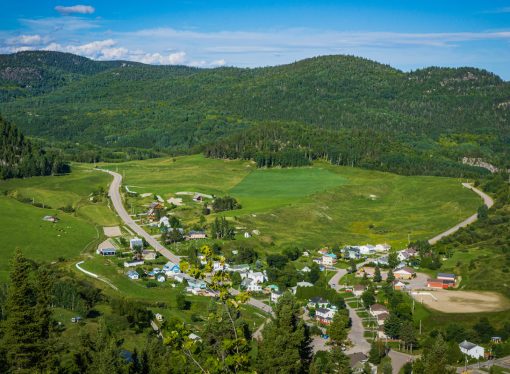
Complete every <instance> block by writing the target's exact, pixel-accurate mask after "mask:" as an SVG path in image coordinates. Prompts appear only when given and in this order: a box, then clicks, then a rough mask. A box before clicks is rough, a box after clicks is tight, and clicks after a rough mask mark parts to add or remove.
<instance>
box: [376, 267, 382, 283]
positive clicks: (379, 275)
mask: <svg viewBox="0 0 510 374" xmlns="http://www.w3.org/2000/svg"><path fill="white" fill-rule="evenodd" d="M380 281H382V276H381V269H379V266H378V265H377V266H376V267H375V272H374V282H375V283H379V282H380Z"/></svg>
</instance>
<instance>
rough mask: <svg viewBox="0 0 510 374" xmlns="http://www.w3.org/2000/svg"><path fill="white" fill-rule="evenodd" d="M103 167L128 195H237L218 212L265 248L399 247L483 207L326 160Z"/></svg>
mask: <svg viewBox="0 0 510 374" xmlns="http://www.w3.org/2000/svg"><path fill="white" fill-rule="evenodd" d="M102 166H103V167H106V168H109V169H111V170H118V171H119V172H121V173H122V174H123V175H124V176H125V180H124V183H125V184H126V185H128V186H129V188H130V189H131V190H134V191H137V192H140V193H152V194H158V195H161V196H162V197H163V198H165V199H167V198H169V197H171V196H175V195H174V194H175V193H176V192H180V191H197V192H202V193H206V194H215V195H227V194H229V195H231V196H233V197H235V198H236V199H237V200H238V201H239V202H240V203H241V205H242V206H243V209H240V210H235V211H231V212H226V213H220V214H223V215H227V216H230V217H231V218H232V219H234V220H235V221H236V225H238V226H242V227H246V229H247V230H255V229H257V230H259V231H260V232H261V235H260V236H253V237H252V238H250V239H247V240H246V241H251V242H256V243H257V244H259V245H261V246H265V248H266V250H268V251H279V250H280V249H279V248H281V246H291V245H292V246H296V245H298V246H303V247H309V248H317V247H318V246H321V245H334V244H356V243H374V244H375V243H384V242H388V243H390V244H392V245H394V246H397V247H399V246H402V245H404V244H405V243H406V242H407V239H408V234H409V235H410V237H411V240H416V239H428V238H430V237H432V236H434V235H436V234H438V233H440V232H442V231H444V230H446V229H448V228H449V227H451V226H453V225H455V224H456V223H458V222H460V221H462V220H463V219H465V218H466V217H468V216H470V215H471V214H473V212H475V211H476V209H477V208H478V206H479V205H481V200H480V199H479V198H478V196H477V195H476V194H474V193H473V192H471V191H469V190H467V189H465V188H463V187H462V186H461V183H460V182H461V181H460V180H457V179H452V178H439V177H405V176H399V175H395V174H390V173H382V172H376V171H372V170H370V171H369V170H363V169H357V168H350V167H339V166H332V165H329V164H327V163H324V162H316V163H315V164H314V166H312V167H306V168H288V169H269V170H266V169H256V168H255V167H254V165H253V163H252V162H249V161H226V160H215V159H207V158H204V157H203V156H200V155H194V156H183V157H177V158H162V159H153V160H143V161H132V162H127V163H122V164H106V165H102ZM185 200H186V199H185ZM185 202H186V205H185V206H184V207H180V208H177V210H175V214H177V215H180V217H182V218H184V221H185V223H186V221H187V220H188V223H191V222H193V223H195V222H197V220H198V215H199V214H200V213H199V211H200V210H199V209H198V208H196V209H195V206H194V205H193V203H190V202H188V201H185ZM144 203H146V202H144ZM194 209H195V210H194ZM214 216H215V214H212V215H210V216H209V217H208V220H209V221H211V220H212V219H214Z"/></svg>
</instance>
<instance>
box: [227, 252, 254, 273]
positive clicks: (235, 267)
mask: <svg viewBox="0 0 510 374" xmlns="http://www.w3.org/2000/svg"><path fill="white" fill-rule="evenodd" d="M232 253H233V251H232ZM249 270H250V265H247V264H240V265H232V266H231V267H230V269H229V271H232V272H236V273H244V272H247V271H249Z"/></svg>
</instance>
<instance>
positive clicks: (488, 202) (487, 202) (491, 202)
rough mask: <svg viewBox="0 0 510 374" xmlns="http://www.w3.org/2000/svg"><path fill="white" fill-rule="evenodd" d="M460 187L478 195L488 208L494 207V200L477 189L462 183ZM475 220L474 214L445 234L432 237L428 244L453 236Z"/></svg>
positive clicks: (476, 217)
mask: <svg viewBox="0 0 510 374" xmlns="http://www.w3.org/2000/svg"><path fill="white" fill-rule="evenodd" d="M462 185H463V186H464V187H466V188H468V189H470V190H471V191H473V192H475V193H476V194H478V195H479V196H480V197H481V198H482V199H483V203H484V204H485V205H487V207H488V208H490V207H491V206H493V205H494V200H493V199H492V198H491V197H490V196H489V195H487V194H486V193H484V192H482V191H480V190H479V189H478V188H476V187H474V186H472V185H471V184H469V183H462ZM477 219H478V215H477V213H475V214H473V215H472V216H471V217H469V218H467V219H465V220H464V221H462V222H461V223H459V224H457V225H455V226H453V227H452V228H450V229H448V230H446V231H445V232H442V233H441V234H439V235H437V236H434V237H433V238H432V239H430V240H429V243H430V244H436V243H437V242H438V241H440V240H441V239H443V238H444V237H446V236H448V235H451V234H453V233H454V232H456V231H457V230H458V229H460V228H462V227H466V226H467V225H470V224H472V223H473V222H475V221H476V220H477Z"/></svg>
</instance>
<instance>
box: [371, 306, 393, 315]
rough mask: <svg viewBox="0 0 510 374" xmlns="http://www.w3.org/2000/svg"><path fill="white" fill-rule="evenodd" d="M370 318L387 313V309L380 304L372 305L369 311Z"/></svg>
mask: <svg viewBox="0 0 510 374" xmlns="http://www.w3.org/2000/svg"><path fill="white" fill-rule="evenodd" d="M369 312H370V314H371V315H372V317H377V316H378V315H379V314H383V313H389V312H388V309H387V308H386V307H385V306H384V305H382V304H373V305H371V306H370V310H369Z"/></svg>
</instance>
